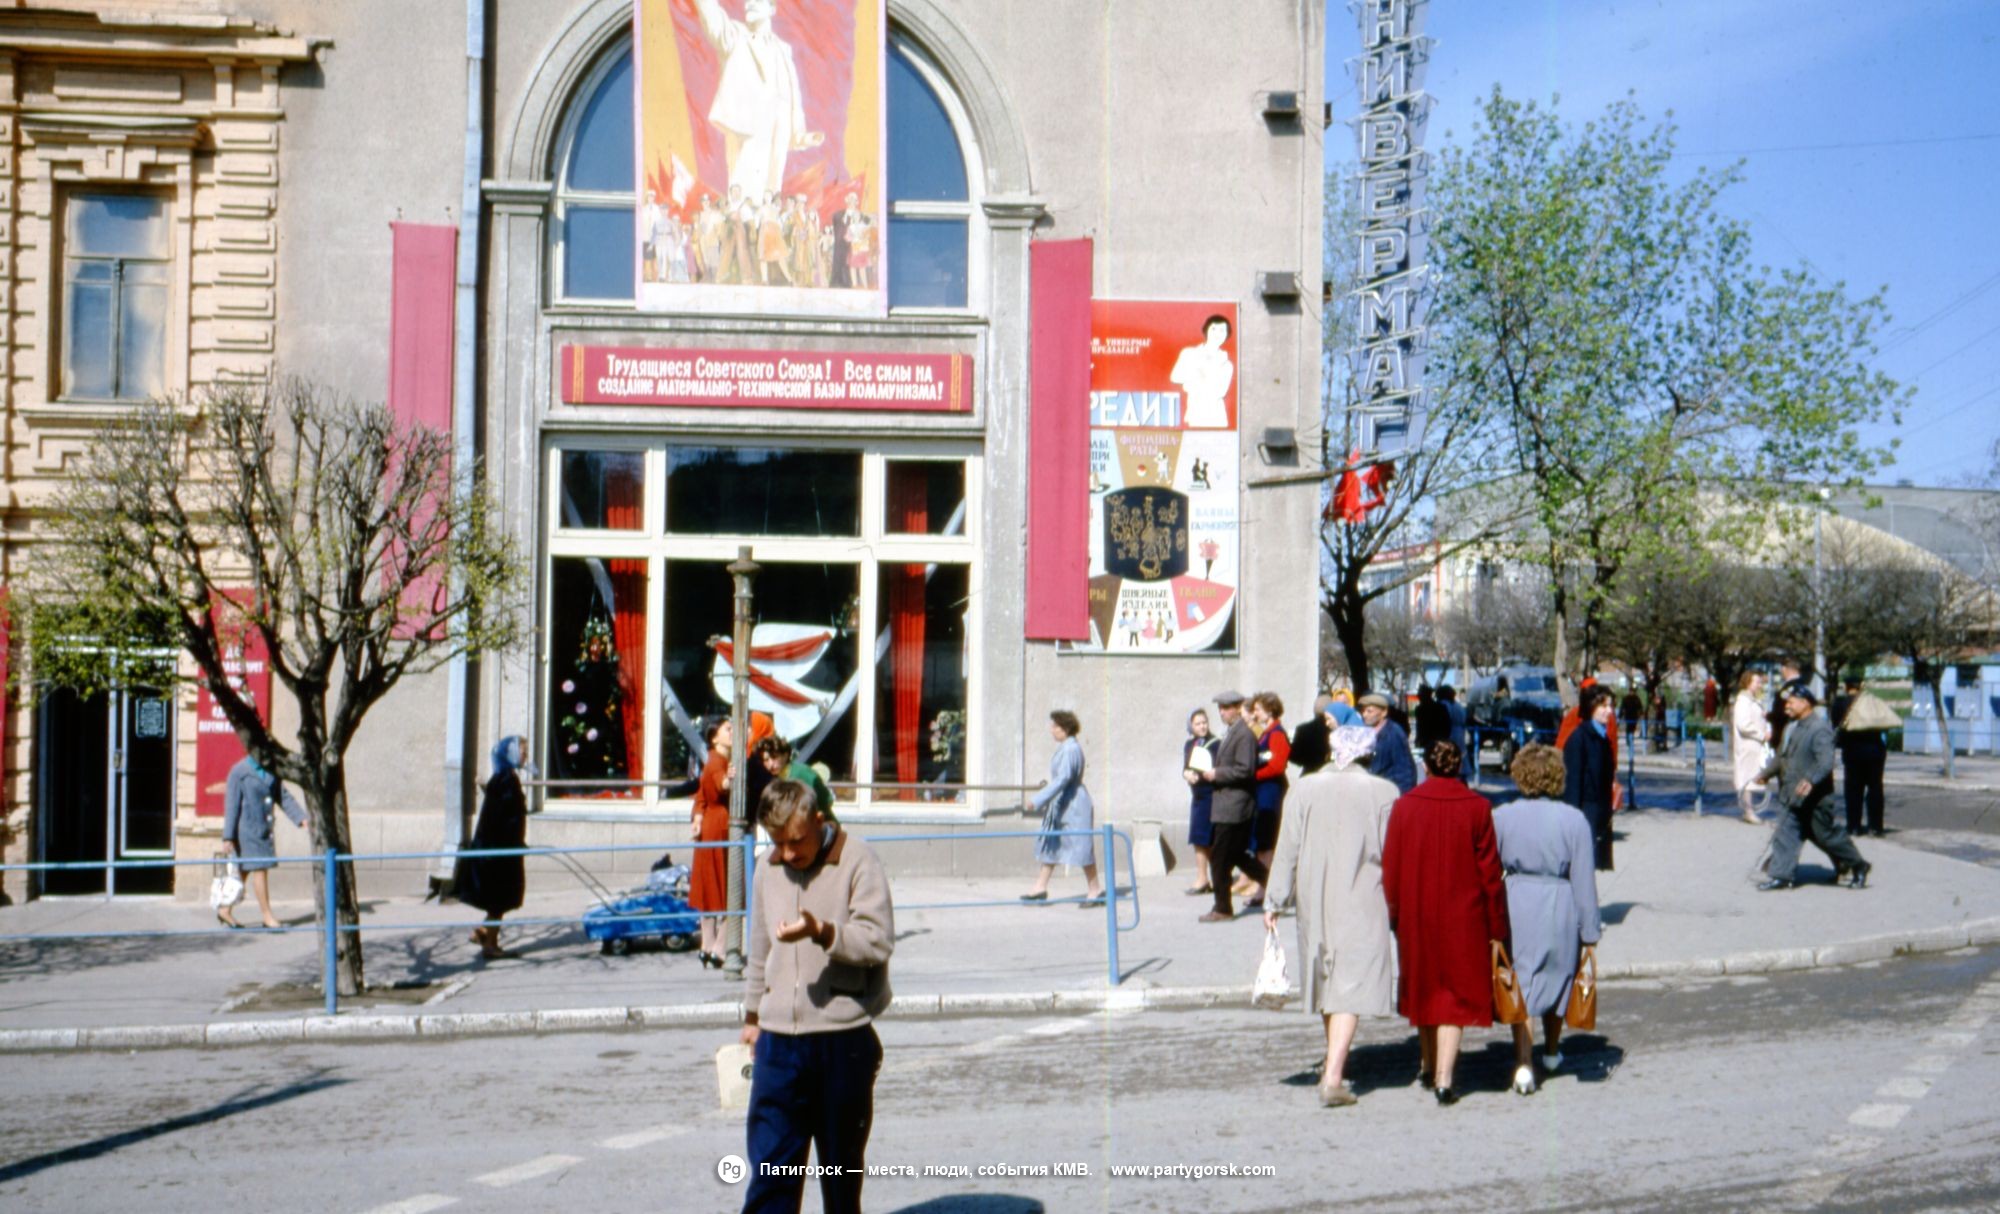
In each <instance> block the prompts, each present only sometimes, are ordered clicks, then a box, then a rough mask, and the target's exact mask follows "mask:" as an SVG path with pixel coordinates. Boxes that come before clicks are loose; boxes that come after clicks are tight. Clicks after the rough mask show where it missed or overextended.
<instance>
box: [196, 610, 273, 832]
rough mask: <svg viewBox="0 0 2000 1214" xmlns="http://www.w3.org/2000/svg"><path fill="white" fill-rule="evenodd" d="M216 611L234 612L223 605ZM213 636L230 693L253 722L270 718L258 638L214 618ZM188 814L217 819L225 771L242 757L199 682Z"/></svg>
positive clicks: (265, 659)
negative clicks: (252, 713) (248, 707)
mask: <svg viewBox="0 0 2000 1214" xmlns="http://www.w3.org/2000/svg"><path fill="white" fill-rule="evenodd" d="M247 594H248V592H247V591H241V590H239V591H234V592H228V593H226V594H225V596H224V597H225V598H229V599H239V600H240V599H241V598H243V597H246V596H247ZM217 610H218V612H227V613H228V614H231V615H233V614H235V613H234V612H231V611H230V610H229V608H227V607H221V606H218V608H217ZM216 632H217V634H218V636H219V639H220V640H221V642H222V668H223V670H224V671H225V672H227V673H228V675H229V683H230V685H231V686H232V687H234V688H236V693H237V694H238V695H240V696H242V697H243V698H244V699H246V700H248V701H250V703H251V704H252V705H253V706H255V707H256V709H257V719H258V720H260V721H263V722H265V723H266V724H269V723H270V720H271V661H270V654H269V652H268V651H267V650H266V649H265V647H264V635H263V634H262V633H260V632H258V631H257V630H256V629H255V628H252V627H250V626H248V625H247V624H245V623H244V622H243V621H242V620H241V618H240V617H239V618H237V619H235V620H226V621H225V620H218V621H217V625H216ZM194 713H195V726H194V789H195V791H194V812H195V813H196V814H197V815H198V816H200V817H204V818H219V817H221V816H222V811H223V800H222V794H223V792H224V791H225V790H226V789H227V788H228V784H229V769H230V768H232V767H234V766H236V764H237V763H238V761H240V760H241V759H242V758H243V755H244V750H243V743H241V742H239V741H238V740H237V738H236V729H235V727H234V726H232V725H230V723H229V718H227V717H225V716H224V715H223V714H222V706H221V705H219V704H217V703H216V702H215V696H214V695H213V694H212V693H211V692H210V691H209V690H208V684H207V683H203V684H201V685H200V687H199V688H198V689H197V690H196V691H195V697H194Z"/></svg>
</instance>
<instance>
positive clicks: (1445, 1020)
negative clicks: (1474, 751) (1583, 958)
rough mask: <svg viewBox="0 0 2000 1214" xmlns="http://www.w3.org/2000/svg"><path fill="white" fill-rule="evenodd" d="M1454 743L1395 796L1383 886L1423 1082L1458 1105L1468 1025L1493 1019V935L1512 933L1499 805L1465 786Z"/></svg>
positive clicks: (1399, 993)
mask: <svg viewBox="0 0 2000 1214" xmlns="http://www.w3.org/2000/svg"><path fill="white" fill-rule="evenodd" d="M1462 757H1463V756H1462V754H1461V752H1460V751H1459V748H1458V747H1457V745H1455V744H1454V743H1452V742H1449V741H1445V742H1434V743H1432V744H1431V748H1430V749H1429V750H1427V751H1425V752H1424V766H1425V767H1426V768H1428V769H1429V771H1430V776H1429V778H1428V779H1426V780H1425V781H1424V782H1423V783H1421V784H1419V785H1417V786H1416V788H1414V789H1412V790H1411V791H1410V792H1408V793H1405V794H1404V795H1403V797H1402V798H1401V799H1400V800H1398V801H1397V802H1396V807H1395V809H1394V810H1392V811H1391V812H1390V814H1389V833H1388V836H1387V838H1386V839H1384V840H1383V843H1382V892H1383V894H1384V896H1385V897H1387V899H1388V901H1389V926H1390V927H1391V928H1392V929H1393V930H1394V931H1395V933H1396V954H1397V960H1398V962H1399V963H1400V964H1399V966H1398V968H1399V970H1400V972H1399V973H1398V974H1397V978H1396V988H1397V989H1396V1010H1397V1011H1398V1012H1401V1013H1402V1014H1403V1015H1404V1016H1406V1017H1408V1018H1409V1021H1410V1023H1411V1024H1412V1025H1415V1026H1416V1029H1417V1039H1418V1042H1419V1044H1420V1047H1421V1049H1422V1051H1423V1061H1422V1063H1421V1064H1420V1070H1419V1074H1418V1080H1419V1082H1421V1083H1423V1084H1424V1085H1425V1086H1433V1085H1434V1087H1433V1090H1434V1091H1435V1093H1436V1096H1437V1102H1438V1103H1439V1104H1454V1103H1456V1102H1457V1101H1458V1092H1457V1090H1456V1089H1454V1088H1453V1087H1452V1071H1453V1070H1454V1068H1455V1067H1456V1066H1457V1064H1458V1043H1459V1039H1460V1037H1461V1036H1462V1035H1463V1033H1464V1029H1465V1027H1466V1026H1467V1025H1479V1026H1481V1027H1484V1026H1486V1025H1490V1024H1492V1023H1493V941H1496V940H1499V941H1505V940H1506V939H1507V888H1506V886H1505V884H1504V883H1503V882H1502V880H1501V876H1500V853H1499V850H1498V849H1497V847H1496V846H1495V844H1494V838H1493V806H1492V804H1491V803H1489V802H1488V801H1487V800H1486V798H1485V797H1482V796H1480V795H1479V794H1478V793H1476V792H1473V791H1472V790H1471V789H1469V788H1467V787H1466V786H1465V785H1464V784H1462V783H1461V782H1460V781H1459V779H1458V776H1459V773H1460V771H1461V770H1462V769H1461V768H1460V766H1459V763H1460V761H1461V759H1462Z"/></svg>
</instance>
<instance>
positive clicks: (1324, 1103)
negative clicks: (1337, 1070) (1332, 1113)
mask: <svg viewBox="0 0 2000 1214" xmlns="http://www.w3.org/2000/svg"><path fill="white" fill-rule="evenodd" d="M1354 1102H1355V1096H1354V1089H1353V1088H1351V1087H1348V1086H1347V1081H1346V1080H1345V1079H1343V1080H1341V1081H1340V1082H1339V1083H1324V1082H1322V1083H1321V1084H1320V1085H1319V1103H1320V1107H1321V1108H1325V1109H1344V1108H1346V1107H1347V1106H1348V1105H1351V1104H1353V1103H1354Z"/></svg>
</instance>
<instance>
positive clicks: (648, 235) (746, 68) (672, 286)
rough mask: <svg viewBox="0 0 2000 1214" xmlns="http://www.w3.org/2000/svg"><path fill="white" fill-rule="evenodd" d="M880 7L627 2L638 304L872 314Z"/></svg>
mask: <svg viewBox="0 0 2000 1214" xmlns="http://www.w3.org/2000/svg"><path fill="white" fill-rule="evenodd" d="M885 20H886V16H885V13H884V0H783V2H782V3H781V2H779V0H635V4H634V10H633V22H634V27H633V44H634V46H635V47H636V48H637V53H636V56H635V68H636V70H637V72H638V79H637V81H636V87H635V88H634V89H633V90H632V95H633V106H634V108H635V110H636V111H637V112H636V114H635V133H634V139H633V143H634V146H635V150H636V154H637V156H638V176H637V179H638V181H639V195H640V197H639V205H638V206H637V207H636V208H635V216H634V219H635V222H636V224H637V227H638V230H637V232H636V233H635V239H634V241H633V253H634V261H635V264H634V270H633V272H634V278H635V282H636V288H637V299H638V305H639V307H640V308H641V309H642V310H647V311H677V312H722V313H737V314H741V313H755V314H766V315H767V314H771V313H789V314H803V315H835V316H882V315H885V314H886V313H887V304H888V294H887V290H886V288H885V286H884V284H885V283H886V282H887V281H888V279H887V276H886V274H885V273H884V270H885V267H884V265H883V258H884V253H885V251H886V245H887V241H886V240H885V239H884V237H885V236H886V229H885V226H884V219H885V214H884V202H885V193H884V190H885V185H886V183H885V181H884V173H885V166H886V164H887V153H886V147H887V140H886V137H885V135H884V131H885V127H884V111H885V105H884V98H885V95H886V90H885V85H884V75H883V73H884V67H885V65H884V62H883V54H884V52H885V48H886V45H887V43H886V35H885V30H886V26H885V24H884V22H885Z"/></svg>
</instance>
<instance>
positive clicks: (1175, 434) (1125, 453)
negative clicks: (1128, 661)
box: [1073, 300, 1238, 654]
mask: <svg viewBox="0 0 2000 1214" xmlns="http://www.w3.org/2000/svg"><path fill="white" fill-rule="evenodd" d="M1236 350H1237V344H1236V305H1235V304H1233V303H1178V302H1176V303H1155V302H1141V301H1135V300H1094V301H1092V303H1091V308H1090V640H1089V641H1087V642H1079V643H1077V644H1076V645H1074V646H1073V648H1075V649H1078V650H1087V651H1092V652H1104V653H1113V654H1178V653H1210V652H1218V651H1226V650H1230V649H1234V648H1235V629H1234V628H1233V627H1232V626H1231V622H1232V620H1233V618H1234V614H1235V609H1236V593H1237V566H1238V549H1237V442H1236V435H1237V424H1238V411H1237V381H1238V375H1237V366H1236Z"/></svg>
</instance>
